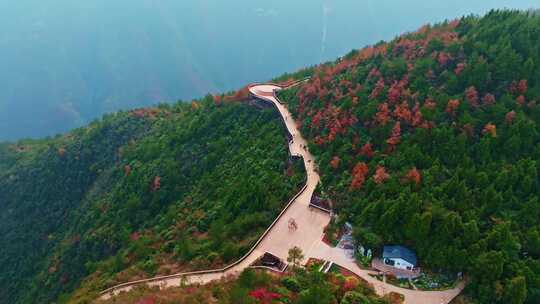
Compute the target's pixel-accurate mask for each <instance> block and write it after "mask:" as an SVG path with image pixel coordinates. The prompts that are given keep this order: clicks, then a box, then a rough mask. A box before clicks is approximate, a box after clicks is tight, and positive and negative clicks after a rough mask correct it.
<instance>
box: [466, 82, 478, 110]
mask: <svg viewBox="0 0 540 304" xmlns="http://www.w3.org/2000/svg"><path fill="white" fill-rule="evenodd" d="M465 97H466V98H467V101H468V102H469V103H470V104H471V105H472V106H473V107H477V106H478V91H476V88H475V87H474V86H473V87H469V88H468V89H467V90H465Z"/></svg>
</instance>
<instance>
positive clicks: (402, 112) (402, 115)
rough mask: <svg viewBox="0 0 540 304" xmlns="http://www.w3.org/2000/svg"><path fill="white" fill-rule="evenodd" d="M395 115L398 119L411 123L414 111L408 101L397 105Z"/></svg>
mask: <svg viewBox="0 0 540 304" xmlns="http://www.w3.org/2000/svg"><path fill="white" fill-rule="evenodd" d="M394 117H396V119H398V120H402V121H405V122H407V123H411V121H412V113H411V110H409V104H408V103H407V102H406V101H404V102H402V103H401V104H399V105H397V106H396V108H395V109H394Z"/></svg>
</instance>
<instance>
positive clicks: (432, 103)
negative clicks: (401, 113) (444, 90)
mask: <svg viewBox="0 0 540 304" xmlns="http://www.w3.org/2000/svg"><path fill="white" fill-rule="evenodd" d="M424 107H426V109H428V110H435V108H436V107H437V104H436V103H435V101H433V99H431V98H427V99H426V101H424Z"/></svg>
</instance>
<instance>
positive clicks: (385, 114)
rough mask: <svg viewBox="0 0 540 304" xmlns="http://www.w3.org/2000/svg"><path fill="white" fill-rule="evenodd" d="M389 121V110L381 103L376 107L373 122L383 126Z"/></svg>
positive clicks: (385, 104)
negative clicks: (376, 110)
mask: <svg viewBox="0 0 540 304" xmlns="http://www.w3.org/2000/svg"><path fill="white" fill-rule="evenodd" d="M389 120H390V109H389V108H388V104H387V103H386V102H384V103H381V104H380V105H379V107H378V112H377V114H375V121H377V122H378V123H379V124H380V125H382V126H384V125H386V123H387V122H388V121H389Z"/></svg>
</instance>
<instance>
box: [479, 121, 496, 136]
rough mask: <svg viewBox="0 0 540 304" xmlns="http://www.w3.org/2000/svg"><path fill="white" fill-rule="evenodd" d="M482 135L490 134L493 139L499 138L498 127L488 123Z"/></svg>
mask: <svg viewBox="0 0 540 304" xmlns="http://www.w3.org/2000/svg"><path fill="white" fill-rule="evenodd" d="M482 134H484V135H488V134H489V135H491V137H497V127H496V126H495V125H494V124H492V123H487V124H486V125H485V126H484V129H483V130H482Z"/></svg>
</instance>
